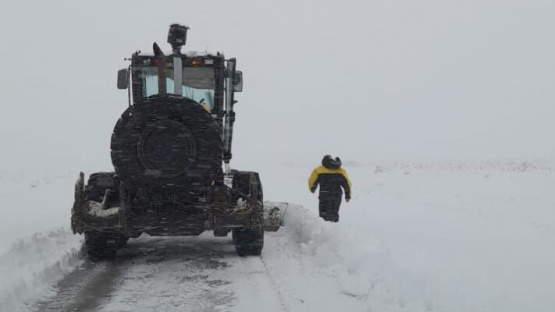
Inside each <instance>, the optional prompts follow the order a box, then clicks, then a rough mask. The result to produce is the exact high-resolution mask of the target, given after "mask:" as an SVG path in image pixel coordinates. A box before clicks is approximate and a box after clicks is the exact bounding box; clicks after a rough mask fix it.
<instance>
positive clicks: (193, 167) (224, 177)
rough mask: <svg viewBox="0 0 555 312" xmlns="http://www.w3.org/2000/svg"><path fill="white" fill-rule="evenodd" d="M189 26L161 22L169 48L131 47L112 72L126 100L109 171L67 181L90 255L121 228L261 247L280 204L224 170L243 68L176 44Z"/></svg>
mask: <svg viewBox="0 0 555 312" xmlns="http://www.w3.org/2000/svg"><path fill="white" fill-rule="evenodd" d="M187 30H188V27H186V26H182V25H178V24H173V25H171V26H170V31H169V35H168V43H169V44H170V45H171V47H172V52H171V53H164V52H163V51H162V49H161V48H160V47H159V46H158V45H157V44H156V43H154V44H153V53H141V52H140V51H137V52H135V53H134V54H132V56H131V58H130V59H127V60H129V61H131V64H130V65H129V67H128V68H125V69H121V70H120V71H119V72H118V83H117V86H118V88H119V89H127V90H128V97H129V106H128V107H127V109H126V110H125V111H124V112H123V114H122V115H121V117H120V118H119V120H118V121H117V123H116V125H115V127H114V130H113V133H112V137H111V146H110V148H111V158H112V163H113V165H114V171H112V172H97V173H93V174H91V175H90V176H89V177H88V181H87V183H86V184H85V175H84V174H83V173H82V172H81V173H80V176H79V178H78V180H77V182H76V184H75V203H74V205H73V208H72V215H71V227H72V230H73V232H74V233H78V234H84V236H85V240H84V247H85V250H86V252H87V254H88V256H89V258H91V259H93V260H102V259H109V258H113V257H115V255H116V251H117V249H118V248H120V247H122V246H124V245H125V244H126V243H127V241H128V240H129V238H136V237H138V236H139V235H141V234H143V233H146V234H148V235H151V236H184V235H200V234H201V233H203V232H204V231H207V230H211V231H213V233H214V235H215V236H222V237H224V236H228V234H229V233H230V232H231V233H232V237H233V242H234V244H235V249H236V251H237V253H238V254H239V255H241V256H247V255H260V253H261V251H262V248H263V245H264V230H265V229H266V230H273V231H275V230H277V229H278V228H279V226H280V224H281V222H282V216H283V212H281V211H279V209H278V208H277V207H267V209H265V207H264V202H263V193H262V184H261V181H260V177H259V174H258V173H257V172H253V171H238V170H231V169H230V166H229V162H230V160H231V156H232V154H231V142H232V137H233V124H234V122H235V113H234V110H233V107H234V105H235V104H236V102H237V101H236V100H235V93H236V92H241V91H242V86H243V75H242V72H241V71H238V70H236V59H235V58H229V59H226V58H225V57H224V55H223V54H221V53H215V54H211V53H194V52H189V53H182V52H181V48H182V47H183V46H184V45H185V42H186V38H187Z"/></svg>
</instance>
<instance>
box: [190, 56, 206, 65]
mask: <svg viewBox="0 0 555 312" xmlns="http://www.w3.org/2000/svg"><path fill="white" fill-rule="evenodd" d="M191 65H192V66H202V65H204V61H203V59H201V58H194V59H193V60H192V62H191Z"/></svg>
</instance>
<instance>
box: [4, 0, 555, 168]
mask: <svg viewBox="0 0 555 312" xmlns="http://www.w3.org/2000/svg"><path fill="white" fill-rule="evenodd" d="M116 2H117V3H116ZM171 23H181V24H185V25H188V26H189V27H190V28H191V29H190V31H189V35H188V45H187V46H186V47H185V50H197V51H205V50H208V51H212V52H218V51H219V52H223V53H224V54H225V55H226V56H227V57H236V58H237V59H238V68H239V69H240V70H242V71H243V72H244V80H245V83H244V92H243V93H241V94H239V95H238V96H237V99H238V100H239V103H238V104H237V105H236V111H237V122H236V129H235V130H236V131H235V137H234V141H233V142H234V147H233V153H234V155H235V157H236V159H237V160H236V161H237V162H236V163H238V164H241V165H242V167H244V166H245V165H246V164H248V163H249V161H254V160H256V161H257V163H258V164H260V165H261V166H272V164H273V162H274V161H275V159H293V160H294V159H302V160H303V161H305V160H306V159H315V161H316V162H317V161H318V160H319V159H320V158H321V156H322V155H323V154H325V153H332V154H334V155H340V156H342V157H343V158H350V159H357V158H366V159H371V158H379V159H387V158H403V159H411V158H433V159H450V158H457V159H460V158H495V157H502V158H511V157H516V158H518V157H542V158H545V157H553V156H555V144H554V141H553V139H552V134H553V133H555V131H554V130H555V123H553V122H552V119H553V118H554V117H553V116H554V114H553V113H554V112H555V109H554V108H553V103H554V99H555V92H554V91H553V90H554V87H555V61H554V56H555V43H554V40H553V38H555V2H553V1H539V0H528V1H510V0H495V1H477V0H471V1H458V0H457V1H455V0H447V1H446V0H435V1H434V0H420V1H408V0H407V1H399V0H387V1H386V0H380V1H363V0H361V1H341V2H339V1H316V0H310V1H302V2H301V1H291V0H287V1H286V0H283V1H246V0H241V1H160V2H159V3H158V2H153V1H88V2H86V3H81V2H79V3H77V1H48V2H45V1H18V2H15V1H10V2H3V3H2V4H1V5H0V42H2V48H1V49H0V58H1V59H2V61H3V65H2V73H1V74H0V86H1V91H2V100H1V104H0V105H1V109H2V112H1V113H0V140H1V144H2V151H1V153H0V155H1V156H0V157H1V158H0V159H1V160H2V161H0V164H1V165H0V168H1V169H6V170H7V169H19V168H27V169H30V168H31V169H37V168H41V169H42V168H65V169H67V170H89V171H100V170H110V169H111V162H110V154H109V144H110V134H111V132H112V129H113V127H114V124H115V122H116V121H117V119H118V118H119V116H120V114H121V113H122V112H123V111H124V110H125V108H126V106H127V92H126V91H121V90H117V89H116V72H117V70H118V69H120V68H124V67H126V66H127V64H128V63H127V62H126V61H124V60H123V59H124V58H125V57H130V56H131V53H133V52H134V51H136V50H142V51H149V52H150V49H151V46H152V42H153V41H156V42H158V43H159V44H160V45H161V46H164V47H165V49H166V50H170V48H169V46H168V45H167V44H166V36H167V29H168V26H169V25H170V24H171ZM243 169H249V168H243ZM253 169H256V168H253Z"/></svg>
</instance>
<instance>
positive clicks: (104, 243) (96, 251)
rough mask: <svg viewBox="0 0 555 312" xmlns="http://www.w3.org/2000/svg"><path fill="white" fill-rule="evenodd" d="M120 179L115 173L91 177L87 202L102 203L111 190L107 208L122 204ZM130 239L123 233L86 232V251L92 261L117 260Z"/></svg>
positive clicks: (86, 195) (85, 195)
mask: <svg viewBox="0 0 555 312" xmlns="http://www.w3.org/2000/svg"><path fill="white" fill-rule="evenodd" d="M118 182H119V181H118V179H117V177H116V175H115V173H114V172H97V173H93V174H91V175H90V176H89V180H88V181H87V186H86V187H85V194H84V198H85V201H89V200H92V201H96V202H102V200H103V198H104V194H105V192H106V190H110V195H109V196H108V201H107V208H110V207H115V206H118V205H119V203H120V199H119V192H118V188H117V186H118ZM128 240H129V237H127V236H125V235H124V234H121V233H114V232H103V231H102V230H98V231H92V230H89V231H85V251H86V253H87V256H88V258H89V259H90V260H92V261H100V260H110V259H113V258H115V256H116V252H117V250H118V248H121V247H123V246H125V245H126V244H127V241H128Z"/></svg>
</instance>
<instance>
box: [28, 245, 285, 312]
mask: <svg viewBox="0 0 555 312" xmlns="http://www.w3.org/2000/svg"><path fill="white" fill-rule="evenodd" d="M54 291H55V292H56V294H55V295H53V296H51V297H50V298H47V299H43V300H42V301H41V302H38V303H36V304H35V305H34V306H33V309H31V310H30V311H36V312H51V311H61V312H64V311H80V312H81V311H82V312H86V311H110V312H112V311H118V312H125V311H168V312H171V311H195V312H196V311H201V312H202V311H205V312H209V311H210V312H212V311H214V312H221V311H225V312H234V311H249V310H251V309H249V308H250V307H252V308H256V309H257V310H258V309H260V307H264V311H268V312H290V310H289V308H288V307H287V305H286V304H285V301H284V297H283V294H282V292H281V290H280V288H279V286H278V285H277V283H276V281H275V280H274V279H273V277H272V274H271V272H270V270H269V268H268V265H267V264H265V263H264V261H263V260H262V259H261V258H258V257H246V258H242V257H239V256H237V255H236V253H235V248H234V245H233V243H232V241H231V239H229V238H214V237H211V235H202V237H200V238H199V237H171V238H158V237H156V238H152V237H146V238H139V239H136V240H131V241H130V243H129V245H128V247H127V248H125V249H122V250H120V251H118V257H117V258H116V259H115V260H114V261H107V262H99V263H94V262H90V261H87V260H85V261H84V263H83V265H81V266H80V267H78V268H77V269H76V270H75V271H74V272H72V273H71V274H69V275H67V276H66V277H65V278H64V279H63V280H62V281H60V282H59V283H58V284H57V285H56V286H54Z"/></svg>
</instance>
